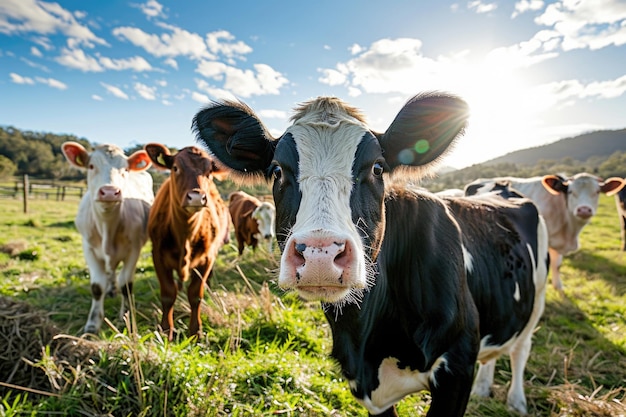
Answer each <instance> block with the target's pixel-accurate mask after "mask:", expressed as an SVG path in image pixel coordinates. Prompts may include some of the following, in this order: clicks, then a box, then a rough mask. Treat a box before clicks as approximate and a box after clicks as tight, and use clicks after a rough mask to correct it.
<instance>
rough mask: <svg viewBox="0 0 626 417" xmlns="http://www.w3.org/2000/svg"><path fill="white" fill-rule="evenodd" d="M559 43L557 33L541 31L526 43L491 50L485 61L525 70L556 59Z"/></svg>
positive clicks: (559, 38) (559, 39)
mask: <svg viewBox="0 0 626 417" xmlns="http://www.w3.org/2000/svg"><path fill="white" fill-rule="evenodd" d="M560 43H561V37H560V36H559V34H558V33H557V32H555V31H551V30H542V31H539V32H537V33H536V34H535V35H534V36H533V37H532V38H531V39H530V40H528V41H524V42H520V43H518V44H515V45H512V46H507V47H501V48H496V49H494V50H492V51H491V52H489V54H488V55H487V60H489V61H491V62H494V63H499V64H500V65H506V66H507V67H510V68H525V67H529V66H531V65H534V64H537V63H539V62H542V61H545V60H547V59H551V58H555V57H557V56H558V52H556V49H557V47H558V46H559V45H560Z"/></svg>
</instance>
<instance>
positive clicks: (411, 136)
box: [380, 92, 469, 169]
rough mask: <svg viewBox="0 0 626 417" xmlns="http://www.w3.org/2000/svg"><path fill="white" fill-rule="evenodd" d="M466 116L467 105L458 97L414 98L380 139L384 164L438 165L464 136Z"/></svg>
mask: <svg viewBox="0 0 626 417" xmlns="http://www.w3.org/2000/svg"><path fill="white" fill-rule="evenodd" d="M468 116H469V111H468V106H467V103H466V102H465V101H463V100H462V99H460V98H459V97H456V96H453V95H450V94H443V93H439V92H431V93H423V94H419V95H416V96H415V97H413V98H412V99H410V100H409V101H408V102H407V103H406V104H405V105H404V107H403V108H402V109H401V110H400V112H399V113H398V115H397V116H396V118H395V119H394V121H393V122H392V123H391V126H389V128H388V129H387V131H386V132H385V133H384V135H382V136H381V137H380V143H381V146H382V147H383V151H384V156H385V160H386V161H387V164H388V165H389V166H390V167H391V168H392V169H393V168H395V167H397V166H399V165H410V166H415V167H427V166H428V165H430V164H431V163H433V162H437V161H438V160H440V159H441V157H442V156H444V155H445V154H446V153H448V152H449V150H450V149H451V148H452V146H453V144H454V142H455V141H456V139H457V138H458V137H459V136H461V135H462V134H463V132H464V130H465V127H466V125H467V119H468Z"/></svg>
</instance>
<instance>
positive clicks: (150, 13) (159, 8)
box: [138, 0, 167, 19]
mask: <svg viewBox="0 0 626 417" xmlns="http://www.w3.org/2000/svg"><path fill="white" fill-rule="evenodd" d="M138 7H139V8H140V9H141V11H142V12H143V14H145V15H146V16H147V17H148V18H155V17H159V18H162V19H164V18H166V17H167V16H166V15H165V12H164V10H163V5H162V4H161V3H159V2H158V1H156V0H148V1H147V2H146V3H142V4H139V5H138Z"/></svg>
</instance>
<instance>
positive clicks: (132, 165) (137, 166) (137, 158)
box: [128, 151, 152, 171]
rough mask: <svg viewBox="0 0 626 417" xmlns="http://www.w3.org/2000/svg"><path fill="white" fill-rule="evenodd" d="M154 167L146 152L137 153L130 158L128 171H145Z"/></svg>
mask: <svg viewBox="0 0 626 417" xmlns="http://www.w3.org/2000/svg"><path fill="white" fill-rule="evenodd" d="M150 165H152V160H151V159H150V157H149V156H148V153H147V152H146V151H137V152H135V153H133V154H132V155H131V156H129V157H128V169H129V170H131V171H145V170H146V169H148V168H150Z"/></svg>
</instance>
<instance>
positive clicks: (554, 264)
mask: <svg viewBox="0 0 626 417" xmlns="http://www.w3.org/2000/svg"><path fill="white" fill-rule="evenodd" d="M548 252H549V253H550V272H551V273H552V286H553V287H554V289H555V290H557V291H559V292H560V293H563V283H562V282H561V271H560V270H561V263H562V262H563V255H561V254H560V253H558V252H557V251H555V250H554V249H552V248H550V249H548Z"/></svg>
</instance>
